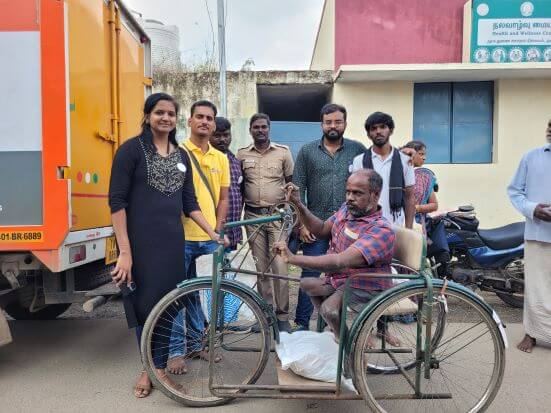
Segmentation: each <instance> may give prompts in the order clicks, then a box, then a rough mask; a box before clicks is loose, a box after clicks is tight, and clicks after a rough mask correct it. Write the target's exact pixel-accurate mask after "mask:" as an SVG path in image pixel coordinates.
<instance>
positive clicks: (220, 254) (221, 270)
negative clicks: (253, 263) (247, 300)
mask: <svg viewBox="0 0 551 413" xmlns="http://www.w3.org/2000/svg"><path fill="white" fill-rule="evenodd" d="M284 216H285V213H276V214H274V215H271V216H266V217H261V218H255V219H249V220H243V221H236V222H230V223H227V224H226V225H225V229H229V228H234V227H238V226H245V225H262V224H268V223H272V222H276V221H283V220H284ZM223 232H224V231H222V232H221V234H220V235H221V238H223V235H224V234H223ZM425 252H426V245H423V253H422V258H421V259H422V262H421V264H420V271H419V273H418V274H410V275H398V274H392V278H394V279H405V280H409V282H406V283H402V284H400V285H397V286H394V287H392V288H390V289H388V290H386V291H384V292H382V293H381V294H379V295H378V296H377V297H376V298H375V299H373V300H371V302H369V303H368V304H367V306H366V307H365V308H364V309H363V310H362V311H361V312H360V313H359V314H358V316H357V317H356V318H355V320H354V322H353V324H352V326H351V327H350V329H348V328H347V326H346V313H347V312H346V311H343V317H342V320H341V326H340V332H339V350H338V351H339V353H338V367H337V377H336V387H335V390H334V391H333V390H331V391H330V392H329V391H328V388H327V387H324V386H321V385H320V386H319V387H315V386H304V385H302V386H301V385H262V384H240V385H224V384H215V383H214V381H213V380H214V376H215V371H214V368H215V362H214V357H215V352H214V351H209V389H210V391H211V392H212V394H213V395H214V396H216V397H228V398H273V399H318V400H361V399H363V398H362V396H361V395H358V394H356V393H343V391H342V383H341V377H342V372H343V361H344V358H345V356H346V353H349V352H350V350H351V343H352V342H353V341H354V340H355V339H356V337H357V335H358V333H359V330H360V328H361V326H362V323H363V322H364V320H365V319H366V318H367V317H368V316H369V315H370V314H371V312H372V311H373V310H374V309H376V308H377V307H378V306H379V305H380V304H381V303H383V302H384V301H386V300H387V299H388V298H390V297H391V296H393V295H394V294H395V293H396V292H398V291H403V290H404V289H407V288H408V287H412V286H416V287H418V286H426V288H427V294H426V298H424V299H423V300H424V301H422V302H421V305H419V306H418V310H417V338H416V364H415V382H413V381H412V380H411V379H410V378H409V377H408V376H407V375H406V372H405V370H404V369H403V368H402V367H401V366H400V365H399V363H398V362H397V360H396V359H395V358H394V357H393V353H406V352H408V353H409V352H412V349H392V350H388V349H386V348H385V346H384V343H383V345H382V347H383V348H382V349H377V350H373V351H372V352H377V353H382V352H385V353H387V354H388V355H389V357H390V358H391V359H392V360H393V362H394V363H395V364H396V366H397V368H398V369H399V373H400V374H401V375H402V376H404V377H405V379H406V380H407V382H408V383H409V384H410V386H411V387H412V389H413V391H414V392H413V393H412V394H399V395H396V394H382V395H376V396H375V398H376V399H449V398H451V397H452V396H451V394H449V393H437V394H425V393H422V392H421V380H422V375H423V376H424V378H425V379H429V378H430V369H431V333H432V332H431V322H432V306H433V305H434V303H435V302H436V300H435V298H434V284H435V281H436V284H437V285H439V286H442V292H443V291H444V290H445V289H446V286H447V283H444V284H443V283H442V282H441V281H438V280H433V279H432V277H431V272H430V268H427V267H426V265H425V262H424V256H425ZM224 256H225V252H224V247H223V246H222V245H220V246H219V248H218V249H217V250H216V251H215V253H214V257H213V276H212V297H211V300H212V301H211V303H212V305H211V314H210V324H209V341H208V342H209V348H215V346H216V331H217V324H218V321H219V320H218V315H219V299H218V295H219V292H220V286H221V284H222V279H223V274H225V273H226V272H234V273H243V274H249V275H257V276H260V275H261V276H267V277H271V278H278V279H283V280H288V281H294V282H297V281H299V280H298V279H297V278H296V277H289V276H288V275H282V274H271V273H266V272H256V271H249V270H241V269H239V268H233V267H231V266H230V265H228V264H227V263H225V262H224ZM361 276H367V277H371V278H383V277H388V276H389V274H361ZM228 281H229V280H224V282H225V283H227V282H228ZM229 282H230V283H231V284H232V285H236V286H239V288H240V289H241V290H243V292H245V293H247V294H249V295H250V296H251V297H253V298H254V299H255V300H256V302H257V303H258V304H259V305H260V307H261V308H262V309H263V310H264V312H265V314H266V316H267V318H268V320H269V321H271V324H272V328H273V333H274V339H275V340H276V342H279V331H278V329H277V323H276V322H275V321H276V317H275V314H274V313H273V310H272V309H271V308H270V307H269V306H268V305H267V304H266V303H265V302H264V301H263V300H262V298H261V297H260V296H259V294H258V293H257V292H256V291H254V290H253V289H252V288H250V287H248V286H245V285H242V284H241V283H239V282H237V281H229ZM346 282H347V284H346V287H348V284H349V282H350V277H349V278H348V279H347V281H346ZM347 290H348V289H347V288H345V292H344V296H343V304H342V308H343V309H346V308H347V305H348V299H349V297H348V292H347ZM422 311H423V312H422ZM421 312H422V314H421ZM423 320H425V324H426V327H425V343H424V348H422V347H423V338H422V335H423V332H422V329H423ZM321 327H322V324H321V323H320V320H319V319H318V330H319V329H321ZM383 342H384V340H383ZM222 345H223V344H222ZM226 350H229V351H231V350H234V351H258V350H255V349H247V348H237V347H233V348H226ZM423 364H424V368H423ZM230 390H231V391H234V392H232V393H230V392H229V391H230ZM251 390H258V391H274V392H270V393H257V394H255V393H250V391H251ZM275 391H280V392H275ZM289 392H292V393H289Z"/></svg>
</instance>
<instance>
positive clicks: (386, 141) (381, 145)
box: [373, 136, 390, 148]
mask: <svg viewBox="0 0 551 413" xmlns="http://www.w3.org/2000/svg"><path fill="white" fill-rule="evenodd" d="M389 139H390V136H389V137H387V138H386V139H385V140H384V141H383V142H377V139H373V145H375V146H377V147H379V148H382V147H383V146H385V145H386V144H387V143H388V141H389Z"/></svg>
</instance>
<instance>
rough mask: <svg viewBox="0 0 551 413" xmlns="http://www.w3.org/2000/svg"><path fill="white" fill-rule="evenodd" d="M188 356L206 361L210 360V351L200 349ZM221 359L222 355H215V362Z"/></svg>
mask: <svg viewBox="0 0 551 413" xmlns="http://www.w3.org/2000/svg"><path fill="white" fill-rule="evenodd" d="M188 357H189V358H190V359H195V358H199V359H201V360H204V361H209V352H208V351H207V350H205V349H203V350H200V351H194V352H193V353H190V354H189V355H188ZM221 360H222V357H220V356H215V357H214V362H215V363H219V362H220V361H221Z"/></svg>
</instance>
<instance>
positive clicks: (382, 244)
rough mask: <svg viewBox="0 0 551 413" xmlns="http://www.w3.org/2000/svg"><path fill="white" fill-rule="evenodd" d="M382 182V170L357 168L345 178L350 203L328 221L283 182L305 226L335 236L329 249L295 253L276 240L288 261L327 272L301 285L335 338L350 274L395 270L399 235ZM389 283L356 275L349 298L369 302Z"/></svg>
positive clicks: (325, 236)
mask: <svg viewBox="0 0 551 413" xmlns="http://www.w3.org/2000/svg"><path fill="white" fill-rule="evenodd" d="M382 185H383V181H382V178H381V176H380V175H379V174H378V173H377V172H375V171H373V170H367V169H364V170H360V171H357V172H355V173H353V174H352V175H350V177H349V178H348V181H347V182H346V203H345V204H344V205H343V206H342V207H341V208H340V209H339V210H338V211H337V212H336V213H335V214H334V215H333V216H331V217H330V218H329V219H328V220H327V221H325V222H323V221H322V220H320V219H319V218H317V217H316V216H314V215H313V214H312V213H311V212H310V211H309V210H308V208H306V206H304V205H303V204H302V202H301V201H300V197H299V193H298V188H297V187H296V186H295V185H293V184H292V183H289V184H287V185H286V187H285V189H286V192H287V194H288V198H289V200H290V201H291V202H293V203H294V204H295V205H296V206H297V207H298V208H299V210H300V212H301V215H302V220H303V224H304V225H305V226H306V228H307V229H308V230H309V231H310V232H311V233H312V234H313V235H314V236H316V237H317V238H321V239H328V238H330V239H331V241H330V244H329V250H328V251H327V254H326V255H323V256H319V257H308V256H303V255H294V254H293V253H291V251H290V250H289V249H288V248H287V245H286V243H285V242H278V243H276V244H275V247H274V248H275V249H276V252H277V253H278V254H279V255H280V256H281V257H282V258H283V259H284V260H285V261H286V262H288V263H290V264H293V265H297V266H299V267H302V268H304V267H306V268H311V269H313V270H318V271H321V272H325V278H304V279H302V280H301V282H300V288H302V290H303V291H304V292H305V293H306V294H308V295H309V296H310V298H311V300H312V303H313V304H314V306H315V307H316V308H317V309H318V311H319V313H320V315H321V316H322V317H323V319H324V320H325V322H326V323H327V324H328V326H329V327H330V328H331V330H332V331H333V333H334V334H335V336H336V337H337V338H338V334H339V326H340V317H341V315H340V310H341V304H342V299H343V293H344V288H345V283H346V279H347V278H348V277H350V276H352V275H354V274H362V273H381V274H390V273H391V269H390V263H391V260H392V254H393V250H394V240H395V235H394V231H393V230H392V225H391V223H390V222H389V221H387V220H386V219H385V218H384V217H383V216H382V215H381V207H380V206H379V205H378V202H379V195H380V192H381V188H382ZM391 286H392V279H390V278H388V279H384V278H367V277H361V276H360V277H354V278H352V279H351V280H350V283H349V300H350V304H351V306H352V307H354V305H357V304H365V303H367V302H368V301H369V300H371V299H372V298H373V297H374V296H375V295H376V294H378V293H379V292H381V291H382V290H385V289H387V288H390V287H391ZM379 335H380V332H379ZM385 339H386V341H387V342H388V343H389V344H390V345H394V346H399V345H400V343H399V341H398V340H397V339H396V338H394V337H392V336H390V335H389V334H387V335H386V337H385Z"/></svg>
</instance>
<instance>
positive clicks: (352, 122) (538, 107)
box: [333, 79, 551, 228]
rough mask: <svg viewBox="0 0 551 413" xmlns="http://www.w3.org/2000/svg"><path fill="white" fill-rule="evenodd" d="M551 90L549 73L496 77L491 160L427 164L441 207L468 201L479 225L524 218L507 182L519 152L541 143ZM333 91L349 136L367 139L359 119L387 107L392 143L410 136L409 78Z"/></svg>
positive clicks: (338, 87) (350, 85)
mask: <svg viewBox="0 0 551 413" xmlns="http://www.w3.org/2000/svg"><path fill="white" fill-rule="evenodd" d="M549 90H551V79H544V80H520V79H519V80H513V79H511V80H499V81H496V82H495V103H494V148H495V149H494V162H493V163H491V164H446V165H443V164H440V165H427V166H428V167H429V168H431V169H432V170H433V171H434V172H435V173H436V175H437V177H438V181H439V183H440V192H439V193H438V200H439V203H440V207H441V208H453V207H455V206H457V205H460V204H467V203H471V204H473V205H474V206H475V207H476V209H477V212H478V216H479V219H480V222H481V226H482V228H490V227H493V226H498V225H505V224H508V223H511V222H514V221H519V220H522V217H521V216H520V214H518V213H517V211H516V210H515V209H514V208H513V207H512V206H511V203H510V202H509V199H508V197H507V185H508V184H509V181H510V180H511V177H512V176H513V174H514V172H515V170H516V168H517V165H518V163H519V161H520V158H521V157H522V155H523V154H524V153H525V152H527V151H528V150H530V149H532V148H534V147H538V146H543V145H544V144H545V129H546V125H547V121H548V119H549V118H550V117H551V110H549V108H550V107H551V93H549ZM333 96H334V101H335V102H339V103H341V104H343V105H345V106H346V107H347V109H348V111H349V116H348V129H347V133H346V135H347V136H349V137H351V138H354V139H358V140H360V141H362V142H364V143H366V144H369V141H368V139H367V137H366V133H365V130H364V129H363V122H364V121H365V118H366V116H367V115H368V114H369V113H371V112H373V111H376V110H381V111H385V112H388V113H390V114H391V115H392V116H393V117H394V120H395V122H396V130H395V132H394V135H393V137H392V142H393V144H394V145H402V144H404V143H405V142H406V141H407V140H409V138H410V137H411V134H412V130H413V84H412V83H411V82H378V83H375V82H373V83H363V84H357V83H347V84H346V83H345V84H339V83H337V84H335V86H334V93H333ZM415 138H417V139H421V140H422V139H423V137H422V136H416V137H415ZM428 150H429V151H430V148H428ZM542 179H545V178H544V177H542Z"/></svg>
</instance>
